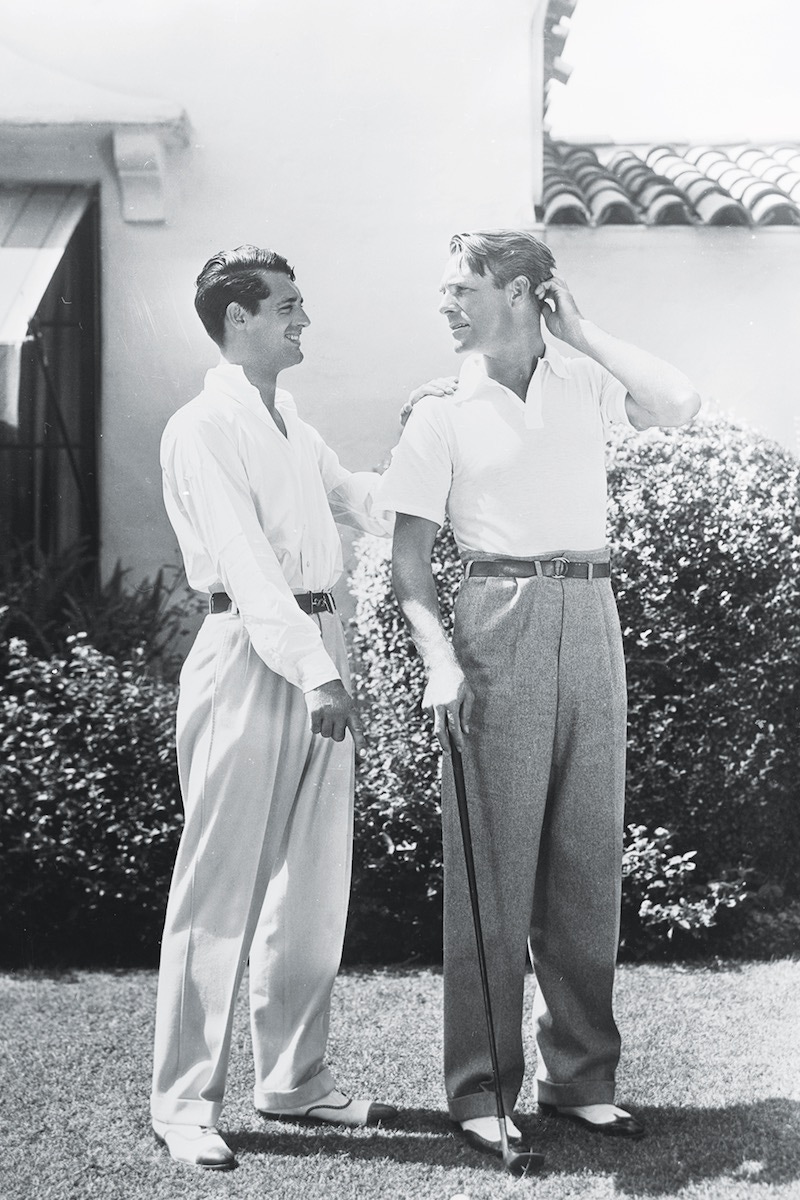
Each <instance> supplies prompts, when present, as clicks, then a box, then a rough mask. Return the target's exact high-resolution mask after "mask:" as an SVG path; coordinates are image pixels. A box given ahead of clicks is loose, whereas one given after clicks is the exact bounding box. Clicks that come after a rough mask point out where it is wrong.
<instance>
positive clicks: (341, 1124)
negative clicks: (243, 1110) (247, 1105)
mask: <svg viewBox="0 0 800 1200" xmlns="http://www.w3.org/2000/svg"><path fill="white" fill-rule="evenodd" d="M256 1112H257V1113H258V1115H259V1116H260V1117H264V1119H265V1120H267V1121H281V1122H282V1123H283V1124H285V1125H333V1126H335V1127H336V1128H337V1129H377V1128H378V1126H379V1125H391V1124H392V1122H393V1121H396V1120H397V1117H398V1115H399V1114H398V1113H394V1114H393V1115H392V1116H387V1117H374V1118H370V1117H368V1118H367V1120H366V1121H357V1122H355V1123H354V1122H352V1121H337V1120H336V1119H335V1118H334V1119H331V1118H329V1117H315V1116H310V1117H306V1116H301V1115H300V1114H299V1113H297V1114H295V1113H280V1112H265V1111H264V1109H263V1108H257V1109H256Z"/></svg>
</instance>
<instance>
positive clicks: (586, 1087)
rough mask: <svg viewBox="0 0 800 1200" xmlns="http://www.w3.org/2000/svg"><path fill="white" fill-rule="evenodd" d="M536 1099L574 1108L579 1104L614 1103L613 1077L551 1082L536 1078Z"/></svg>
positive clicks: (560, 1106)
mask: <svg viewBox="0 0 800 1200" xmlns="http://www.w3.org/2000/svg"><path fill="white" fill-rule="evenodd" d="M536 1099H537V1100H541V1101H542V1103H543V1104H555V1105H556V1107H558V1108H563V1107H565V1106H568V1107H569V1108H574V1107H575V1106H576V1105H578V1104H613V1103H614V1080H613V1079H575V1080H573V1081H572V1082H571V1083H551V1082H550V1081H549V1080H548V1079H537V1080H536Z"/></svg>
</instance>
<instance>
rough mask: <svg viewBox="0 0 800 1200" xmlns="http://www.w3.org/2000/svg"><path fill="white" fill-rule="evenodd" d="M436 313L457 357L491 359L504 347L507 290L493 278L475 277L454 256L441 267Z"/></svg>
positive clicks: (508, 305) (507, 328) (509, 326)
mask: <svg viewBox="0 0 800 1200" xmlns="http://www.w3.org/2000/svg"><path fill="white" fill-rule="evenodd" d="M439 290H440V292H441V296H442V299H441V303H440V304H439V312H440V313H442V315H443V316H444V317H445V318H446V319H447V324H448V325H449V326H450V331H451V333H452V335H453V340H454V342H455V350H456V353H457V354H466V353H477V354H487V355H489V356H491V355H492V354H496V353H497V352H498V351H501V350H502V349H503V348H504V346H506V345H507V344H508V340H509V337H510V335H511V329H512V321H511V303H510V299H509V295H508V291H507V288H505V287H503V286H500V287H498V286H497V282H496V280H495V278H494V276H493V275H491V274H489V272H488V271H487V273H486V274H485V275H476V274H475V273H474V272H473V271H471V270H470V269H469V267H468V266H467V265H466V263H465V262H464V261H463V258H462V256H461V255H459V254H456V255H453V257H452V258H451V259H450V260H449V262H448V263H447V266H446V267H445V272H444V275H443V277H442V283H441V287H440V289H439Z"/></svg>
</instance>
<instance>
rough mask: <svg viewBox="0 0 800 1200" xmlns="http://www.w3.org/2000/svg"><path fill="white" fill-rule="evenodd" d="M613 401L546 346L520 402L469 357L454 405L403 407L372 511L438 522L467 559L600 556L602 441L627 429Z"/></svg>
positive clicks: (586, 369)
mask: <svg viewBox="0 0 800 1200" xmlns="http://www.w3.org/2000/svg"><path fill="white" fill-rule="evenodd" d="M625 396H626V390H625V388H624V386H623V385H622V384H621V383H620V382H619V381H618V380H616V379H615V378H614V377H613V376H612V375H610V374H609V373H608V371H606V370H605V369H604V368H603V367H601V366H600V365H599V364H598V363H596V362H594V361H593V360H592V359H590V358H585V357H581V358H564V357H563V356H562V355H561V354H559V352H558V351H557V350H556V349H555V348H554V347H553V346H548V347H547V349H546V352H545V354H544V356H543V357H542V358H541V359H540V361H539V363H538V365H537V367H536V370H535V371H534V373H533V377H532V379H531V382H530V385H529V387H528V391H527V396H526V400H525V401H524V402H523V401H522V400H521V399H520V397H519V396H517V395H516V394H515V393H514V392H512V391H511V390H510V389H509V388H506V387H504V386H503V385H502V384H500V383H497V382H496V381H495V380H493V379H490V378H489V376H488V375H487V374H486V368H485V365H484V360H483V357H482V356H481V355H472V356H470V358H468V359H467V360H466V361H465V363H464V365H463V366H462V368H461V374H460V376H459V381H458V388H457V389H456V392H455V394H454V395H452V396H426V397H424V398H423V399H422V400H420V401H419V402H418V403H417V404H416V405H415V406H414V409H413V412H412V413H411V416H410V417H409V419H408V421H407V422H406V427H405V429H404V431H403V436H402V437H401V439H400V442H399V443H398V445H397V447H396V448H395V450H394V451H393V454H392V460H391V463H390V465H389V468H388V470H387V471H386V474H385V475H383V476H382V479H381V486H380V489H379V491H378V494H377V501H378V502H379V503H380V504H383V505H385V506H386V507H387V508H390V509H394V511H395V512H403V513H408V514H409V515H410V516H417V517H425V518H426V519H427V520H429V521H435V522H436V523H437V524H439V525H441V524H442V522H443V520H444V518H445V514H446V513H447V514H448V515H449V517H450V520H451V522H452V526H453V533H454V535H455V538H456V542H457V543H458V547H459V550H460V551H461V553H462V555H464V556H465V557H467V558H470V557H481V556H483V557H487V556H502V557H506V556H507V557H513V558H532V557H546V556H547V555H551V554H559V553H563V552H565V551H567V550H580V551H587V550H597V549H601V548H602V547H603V546H605V543H606V471H605V442H606V434H607V428H608V426H609V424H610V423H611V422H623V423H625V424H628V425H630V421H629V420H628V415H627V412H626V408H625Z"/></svg>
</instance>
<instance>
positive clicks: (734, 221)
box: [542, 141, 800, 226]
mask: <svg viewBox="0 0 800 1200" xmlns="http://www.w3.org/2000/svg"><path fill="white" fill-rule="evenodd" d="M598 151H599V153H598ZM601 155H602V158H601ZM542 204H543V209H544V220H545V224H549V225H636V224H645V225H748V226H749V225H800V146H796V145H779V146H770V147H762V146H744V147H734V148H732V147H724V148H721V147H715V146H688V147H686V146H684V147H683V148H676V147H675V146H667V145H659V146H651V147H647V148H643V147H640V146H637V147H635V148H625V147H617V148H611V147H602V148H601V147H597V148H594V147H591V146H571V145H567V144H565V143H558V142H551V141H547V142H546V143H545V147H544V190H543V196H542Z"/></svg>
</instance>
